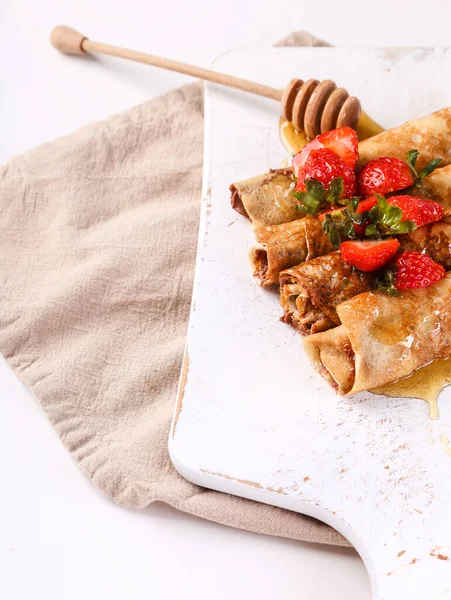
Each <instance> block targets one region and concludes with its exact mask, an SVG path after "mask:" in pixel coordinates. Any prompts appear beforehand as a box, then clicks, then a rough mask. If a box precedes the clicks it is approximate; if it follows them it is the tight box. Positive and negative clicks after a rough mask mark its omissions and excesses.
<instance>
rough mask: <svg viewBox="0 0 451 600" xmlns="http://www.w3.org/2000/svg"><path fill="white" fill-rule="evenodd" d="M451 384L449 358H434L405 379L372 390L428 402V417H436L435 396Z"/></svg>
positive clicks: (391, 395) (437, 414)
mask: <svg viewBox="0 0 451 600" xmlns="http://www.w3.org/2000/svg"><path fill="white" fill-rule="evenodd" d="M449 384H451V360H450V359H449V358H447V359H446V360H436V361H434V362H432V363H431V364H429V365H427V366H426V367H422V368H421V369H418V370H417V371H415V373H413V375H411V376H410V377H407V378H406V379H400V380H399V381H396V382H394V383H388V384H386V385H382V386H380V387H378V388H376V389H374V390H371V391H372V392H374V393H375V394H384V395H385V396H390V397H392V398H419V399H420V400H424V401H425V402H427V403H428V404H429V418H430V419H438V417H439V412H438V405H437V398H438V396H439V394H440V392H441V391H442V389H443V388H444V387H446V386H447V385H449ZM450 452H451V449H450Z"/></svg>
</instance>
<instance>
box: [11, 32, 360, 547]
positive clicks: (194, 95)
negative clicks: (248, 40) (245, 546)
mask: <svg viewBox="0 0 451 600" xmlns="http://www.w3.org/2000/svg"><path fill="white" fill-rule="evenodd" d="M291 41H292V44H298V45H302V44H307V45H315V44H316V42H315V40H314V39H313V38H312V37H311V36H310V35H308V34H303V33H299V34H296V35H294V36H293V37H292V38H291ZM320 45H323V44H320ZM202 152H203V88H202V85H201V84H200V83H195V84H192V85H188V86H184V87H182V88H179V89H178V90H174V91H172V92H170V93H169V94H167V95H165V96H163V97H161V98H155V99H153V100H151V101H149V102H146V103H144V104H143V105H141V106H138V107H136V108H133V109H131V110H129V111H127V112H125V113H123V114H120V115H116V116H113V117H111V118H109V119H107V120H106V121H103V122H100V123H94V124H91V125H88V126H86V127H84V128H82V129H81V130H80V131H78V132H76V133H74V134H73V135H70V136H66V137H63V138H61V139H58V140H55V141H54V142H50V143H48V144H45V145H43V146H41V147H39V148H36V149H35V150H32V151H30V152H28V153H26V154H25V155H23V156H18V157H16V158H14V159H12V160H11V161H10V162H9V163H8V164H7V165H6V166H4V167H2V168H0V207H1V211H0V215H1V217H0V234H1V235H0V251H1V254H2V256H3V257H4V260H3V261H2V263H1V265H0V282H1V286H0V351H1V352H2V353H3V355H4V356H5V357H6V359H7V361H8V363H9V365H10V366H11V367H12V369H13V370H14V371H15V373H16V374H17V375H18V376H19V378H20V379H21V380H22V381H23V383H25V384H26V385H27V386H28V387H29V389H30V390H31V392H32V393H33V394H34V395H35V397H36V398H37V399H38V401H39V402H40V404H41V405H42V407H43V409H44V411H45V412H46V414H47V417H48V419H49V421H50V423H51V424H52V425H53V427H54V428H55V430H56V432H57V434H58V435H59V437H60V438H61V440H62V442H63V444H64V446H65V447H66V448H67V449H68V451H69V452H70V453H71V455H72V456H73V458H74V460H75V461H76V462H77V464H78V465H79V467H80V468H81V470H82V471H83V473H85V474H86V475H87V476H88V477H89V478H90V479H91V480H92V481H93V483H94V484H95V485H96V486H97V487H98V488H99V489H100V490H102V492H104V493H105V494H107V495H108V496H110V497H111V498H113V499H114V501H115V502H117V503H118V504H120V505H121V506H125V507H130V508H142V507H145V506H147V505H148V504H150V503H151V502H153V501H157V500H158V501H163V502H167V503H169V504H171V505H172V506H175V507H176V508H178V509H179V510H182V511H185V512H188V513H190V514H193V515H197V516H200V517H203V518H206V519H210V520H212V521H216V522H218V523H224V524H226V525H230V526H233V527H239V528H242V529H248V530H250V531H256V532H260V533H266V534H269V535H280V536H285V537H290V538H293V539H300V540H308V541H313V542H320V543H327V544H340V545H348V543H347V542H346V540H345V539H344V538H343V537H342V536H341V535H340V534H339V533H337V532H336V531H334V530H333V529H331V528H329V527H328V526H326V525H324V524H323V523H319V522H318V521H315V520H314V519H310V518H308V517H305V516H302V515H298V514H295V513H291V512H288V511H284V510H282V509H278V508H275V507H271V506H268V505H264V504H258V503H256V502H252V501H248V500H243V499H239V498H234V497H232V496H228V495H227V494H220V493H218V492H214V491H209V490H207V491H205V490H202V489H201V488H199V487H198V486H195V485H193V484H191V483H189V482H188V481H186V480H185V479H183V478H182V477H181V476H180V475H179V474H178V473H177V471H176V470H175V469H174V467H173V466H172V464H171V462H170V459H169V455H168V450H167V440H168V433H169V427H170V423H171V417H172V411H173V406H174V400H175V395H176V389H177V383H178V378H179V375H180V369H181V364H182V357H183V349H184V344H185V334H186V328H187V321H188V316H189V311H190V301H191V291H192V284H193V273H194V263H195V256H196V248H197V233H198V222H199V207H200V197H201V182H202ZM201 492H202V493H201Z"/></svg>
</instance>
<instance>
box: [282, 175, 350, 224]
mask: <svg viewBox="0 0 451 600" xmlns="http://www.w3.org/2000/svg"><path fill="white" fill-rule="evenodd" d="M304 183H305V187H306V191H305V192H293V196H294V197H295V198H296V200H298V202H299V204H298V206H297V209H298V210H302V211H303V212H305V213H306V214H308V215H317V214H318V213H320V212H321V211H322V210H325V209H327V208H330V206H336V205H337V204H338V203H339V200H340V196H341V195H342V193H343V190H344V182H343V178H342V177H337V178H336V179H333V180H332V182H331V184H330V187H329V190H328V192H327V194H326V188H325V187H324V185H323V184H322V183H321V182H320V181H318V180H317V179H313V178H312V179H306V180H305V181H304ZM348 202H349V201H347V202H346V204H348Z"/></svg>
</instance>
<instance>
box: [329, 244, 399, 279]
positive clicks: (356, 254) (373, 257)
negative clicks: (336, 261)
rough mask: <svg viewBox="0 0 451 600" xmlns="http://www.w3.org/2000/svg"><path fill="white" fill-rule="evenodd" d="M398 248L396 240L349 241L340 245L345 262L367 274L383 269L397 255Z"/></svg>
mask: <svg viewBox="0 0 451 600" xmlns="http://www.w3.org/2000/svg"><path fill="white" fill-rule="evenodd" d="M398 248H399V242H398V240H397V239H396V238H388V239H386V240H375V241H373V240H364V241H363V242H361V241H348V242H342V243H341V244H340V251H341V256H342V258H343V260H344V261H346V262H347V263H349V264H350V265H352V266H353V267H356V269H359V270H360V271H365V273H369V272H371V271H377V270H378V269H380V268H381V267H383V266H384V265H385V264H386V263H387V262H388V261H389V260H390V259H391V258H392V257H393V256H394V255H395V254H396V252H397V251H398Z"/></svg>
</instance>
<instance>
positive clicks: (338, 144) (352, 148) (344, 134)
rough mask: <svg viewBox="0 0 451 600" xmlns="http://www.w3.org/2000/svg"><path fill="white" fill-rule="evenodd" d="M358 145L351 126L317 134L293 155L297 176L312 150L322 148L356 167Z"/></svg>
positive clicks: (294, 170) (294, 169)
mask: <svg viewBox="0 0 451 600" xmlns="http://www.w3.org/2000/svg"><path fill="white" fill-rule="evenodd" d="M358 146H359V141H358V139H357V134H356V132H355V131H354V129H351V127H338V129H332V130H331V131H327V132H326V133H322V134H321V135H319V136H317V137H316V138H315V139H314V140H312V141H311V142H309V143H308V144H307V145H306V146H304V147H303V148H302V150H301V151H300V152H298V153H297V154H296V155H295V156H294V157H293V162H292V166H293V172H294V174H295V176H296V177H297V176H298V174H299V169H300V168H301V167H302V166H303V165H304V164H305V162H306V160H307V158H308V157H309V155H310V152H311V151H312V150H319V149H320V148H327V149H328V150H330V151H331V152H333V153H334V154H336V155H337V156H339V157H340V158H341V160H342V161H343V162H345V163H346V164H347V165H349V166H350V167H352V168H353V169H354V167H355V165H356V162H357V158H358Z"/></svg>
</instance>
